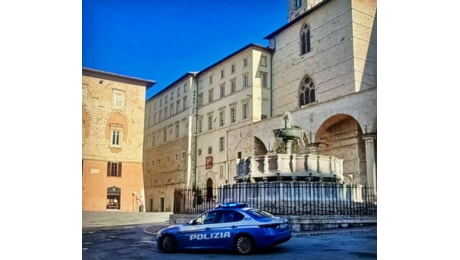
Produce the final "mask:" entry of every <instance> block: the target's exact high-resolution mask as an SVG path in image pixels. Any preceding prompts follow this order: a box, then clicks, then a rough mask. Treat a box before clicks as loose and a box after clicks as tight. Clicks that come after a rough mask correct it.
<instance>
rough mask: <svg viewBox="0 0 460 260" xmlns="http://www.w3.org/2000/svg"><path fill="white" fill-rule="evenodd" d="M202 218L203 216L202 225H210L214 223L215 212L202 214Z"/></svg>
mask: <svg viewBox="0 0 460 260" xmlns="http://www.w3.org/2000/svg"><path fill="white" fill-rule="evenodd" d="M204 216H205V218H204V224H212V223H214V222H216V216H217V212H215V211H213V212H208V213H206V214H204Z"/></svg>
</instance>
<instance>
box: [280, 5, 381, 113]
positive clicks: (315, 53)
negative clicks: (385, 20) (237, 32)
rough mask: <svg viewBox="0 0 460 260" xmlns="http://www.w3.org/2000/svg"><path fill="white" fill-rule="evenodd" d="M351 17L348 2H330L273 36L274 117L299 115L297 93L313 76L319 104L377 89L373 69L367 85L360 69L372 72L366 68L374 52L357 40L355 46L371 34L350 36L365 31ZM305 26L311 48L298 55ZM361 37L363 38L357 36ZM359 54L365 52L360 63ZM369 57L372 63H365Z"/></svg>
mask: <svg viewBox="0 0 460 260" xmlns="http://www.w3.org/2000/svg"><path fill="white" fill-rule="evenodd" d="M353 12H354V13H356V12H357V11H352V9H351V2H350V1H331V2H329V3H327V4H326V5H324V6H322V7H321V8H319V9H318V10H316V11H315V12H313V13H311V14H310V15H308V16H306V17H304V18H303V19H301V20H299V21H298V22H296V23H295V24H293V25H292V26H291V27H289V28H288V29H286V30H284V31H282V32H281V33H279V35H277V36H276V38H275V39H276V51H275V53H274V56H273V87H274V89H273V96H276V97H277V98H275V99H274V100H273V115H281V114H283V113H284V112H286V111H294V110H297V109H300V108H299V105H298V89H299V86H300V82H301V80H302V78H303V77H304V76H305V75H309V76H311V77H312V79H313V81H314V83H315V86H316V99H317V101H318V102H325V101H329V100H333V99H335V98H337V97H340V96H344V95H348V94H352V93H354V92H355V91H357V90H361V89H363V88H361V87H358V86H357V85H359V86H361V82H362V81H364V82H365V83H366V87H365V88H364V89H367V88H372V87H375V85H376V82H375V80H374V81H373V80H372V78H375V75H376V74H375V73H374V72H372V70H373V69H372V68H370V71H369V70H368V72H367V73H366V78H365V79H363V77H362V73H363V66H371V65H369V62H371V63H372V62H373V60H375V59H374V56H375V55H374V53H376V52H375V48H373V49H368V48H366V47H367V46H366V45H365V44H363V43H361V42H360V41H361V40H355V39H362V38H363V37H364V38H366V37H367V36H366V35H368V34H369V32H368V31H366V32H362V30H358V29H356V30H354V28H356V27H359V28H363V26H358V25H356V24H357V23H356V22H355V23H353V22H352V18H354V17H353V16H352V13H353ZM355 16H358V15H355ZM367 18H368V19H371V17H367ZM304 23H307V24H308V25H309V26H310V30H311V46H312V47H311V51H310V52H309V53H307V54H304V55H300V39H299V35H300V30H301V28H302V26H303V24H304ZM353 33H355V35H353ZM361 33H362V34H364V36H361V35H359V34H361ZM367 38H368V37H367ZM358 49H359V50H362V51H364V50H367V51H368V52H369V53H368V55H367V56H366V57H364V60H363V57H362V56H363V55H362V54H359V53H358V55H357V57H355V54H354V52H355V51H357V50H358ZM367 57H370V59H371V60H370V61H367V60H365V58H367ZM357 60H358V61H359V62H360V64H358V65H359V66H360V68H359V69H360V70H359V71H360V72H358V71H357V69H355V61H357ZM364 61H365V62H364ZM371 67H372V66H371ZM355 76H361V77H359V78H355ZM357 80H359V82H356V81H357Z"/></svg>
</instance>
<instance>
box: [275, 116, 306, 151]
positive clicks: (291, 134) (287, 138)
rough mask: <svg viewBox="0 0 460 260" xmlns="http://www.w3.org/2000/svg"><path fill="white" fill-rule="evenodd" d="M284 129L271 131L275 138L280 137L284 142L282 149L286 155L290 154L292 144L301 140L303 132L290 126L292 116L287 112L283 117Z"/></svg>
mask: <svg viewBox="0 0 460 260" xmlns="http://www.w3.org/2000/svg"><path fill="white" fill-rule="evenodd" d="M283 120H284V128H278V129H275V130H273V133H274V135H275V137H280V138H282V139H283V142H284V147H285V148H284V149H285V153H286V154H291V153H292V143H293V142H294V140H296V139H301V138H302V136H303V133H304V132H303V130H302V128H300V127H294V126H292V116H291V114H290V113H289V112H286V113H285V114H284V115H283Z"/></svg>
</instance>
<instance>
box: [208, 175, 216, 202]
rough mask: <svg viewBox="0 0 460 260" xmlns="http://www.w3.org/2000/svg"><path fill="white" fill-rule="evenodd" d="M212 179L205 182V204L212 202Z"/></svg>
mask: <svg viewBox="0 0 460 260" xmlns="http://www.w3.org/2000/svg"><path fill="white" fill-rule="evenodd" d="M212 183H213V182H212V179H211V178H209V179H208V180H207V181H206V202H211V201H214V198H213V192H212Z"/></svg>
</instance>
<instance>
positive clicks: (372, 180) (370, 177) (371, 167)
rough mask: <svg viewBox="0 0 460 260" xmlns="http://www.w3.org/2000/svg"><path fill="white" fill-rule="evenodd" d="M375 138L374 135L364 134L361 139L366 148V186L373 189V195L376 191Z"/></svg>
mask: <svg viewBox="0 0 460 260" xmlns="http://www.w3.org/2000/svg"><path fill="white" fill-rule="evenodd" d="M376 138H377V136H376V134H364V135H363V139H364V143H365V148H366V171H367V185H368V186H369V187H372V188H373V189H374V194H376V191H377V178H376V174H377V173H376V171H377V169H376V164H375V152H374V151H375V150H374V140H375V139H376Z"/></svg>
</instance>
